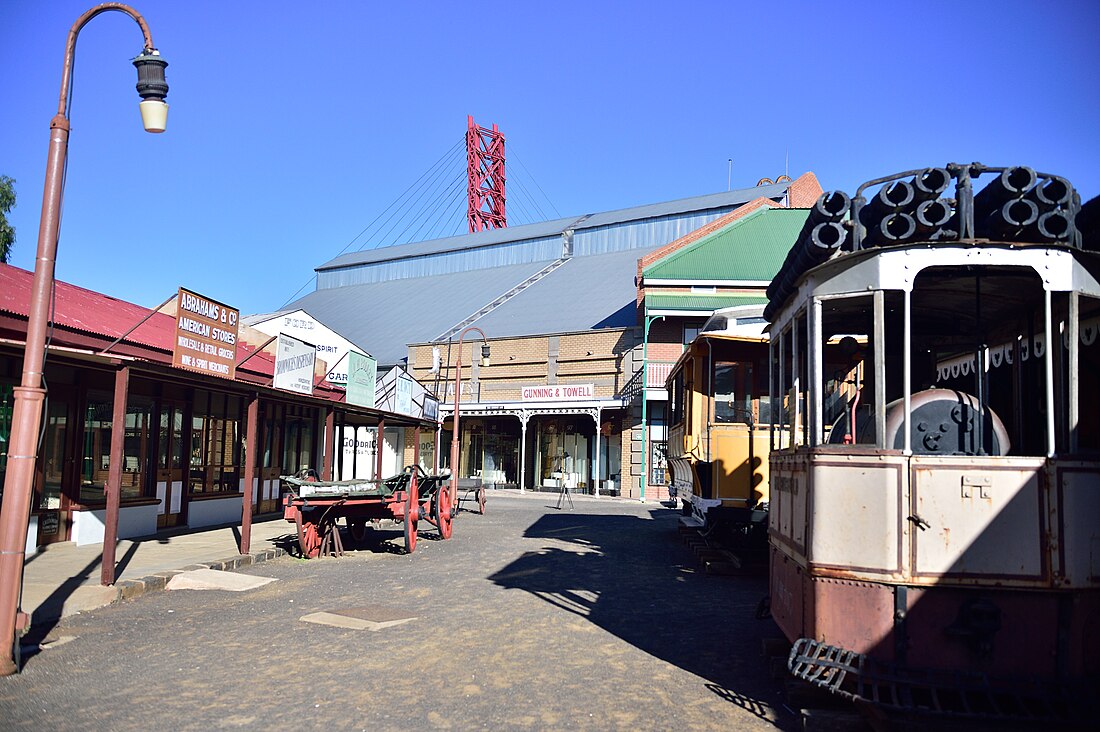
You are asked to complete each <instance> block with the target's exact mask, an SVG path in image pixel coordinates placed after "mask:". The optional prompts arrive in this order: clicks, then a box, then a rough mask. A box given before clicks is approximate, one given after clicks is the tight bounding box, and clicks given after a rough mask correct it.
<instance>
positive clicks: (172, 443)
mask: <svg viewBox="0 0 1100 732" xmlns="http://www.w3.org/2000/svg"><path fill="white" fill-rule="evenodd" d="M184 416H185V415H184V405H183V404H180V403H178V402H170V401H164V402H161V405H160V422H159V424H158V425H157V498H159V499H160V506H159V507H157V528H158V529H166V528H171V527H173V526H179V525H181V524H182V523H184V521H185V517H184V509H185V507H184V504H183V491H184V480H183V479H184V475H183V471H184V459H185V456H186V454H187V453H186V450H185V445H184V444H183V440H184V431H183V425H184Z"/></svg>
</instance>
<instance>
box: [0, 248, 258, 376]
mask: <svg viewBox="0 0 1100 732" xmlns="http://www.w3.org/2000/svg"><path fill="white" fill-rule="evenodd" d="M33 287H34V273H33V272H28V271H27V270H25V269H20V268H19V267H13V266H11V265H8V264H0V313H7V314H10V315H15V316H17V317H19V318H22V319H28V318H29V317H30V302H31V292H32V291H33ZM150 313H152V316H151V317H149V319H148V320H146V321H145V322H144V323H142V324H141V325H140V326H138V327H137V328H136V329H135V330H134V331H133V332H132V333H130V334H128V335H127V336H126V338H125V339H124V340H123V341H122V342H123V343H128V344H133V345H137V346H144V347H146V348H149V349H152V351H149V352H147V353H146V354H144V355H145V357H146V359H147V360H149V361H151V362H155V363H169V362H171V360H172V348H173V346H174V344H175V337H176V319H175V317H173V316H171V315H165V314H164V313H153V311H152V310H150V309H149V308H146V307H142V306H141V305H135V304H134V303H130V302H126V301H125V300H119V299H118V298H115V297H111V296H110V295H104V294H103V293H101V292H94V291H92V290H86V289H84V288H83V287H77V286H76V285H71V284H69V283H67V282H62V281H60V280H57V281H56V283H55V288H54V308H53V322H54V323H55V325H56V328H55V330H54V334H53V337H52V341H51V342H52V343H53V344H55V345H59V346H63V345H69V343H68V342H67V341H66V339H65V331H66V330H69V331H75V332H78V333H82V334H86V335H91V336H95V337H99V338H103V339H106V340H108V341H111V340H114V339H116V338H119V337H120V336H122V334H123V333H126V331H128V330H130V329H131V328H133V327H134V326H135V325H137V324H138V323H140V322H141V320H142V318H145V317H147V316H149V315H150ZM104 345H106V344H104ZM237 348H238V354H237V356H238V361H239V360H242V359H243V358H244V356H246V355H248V354H249V353H251V352H252V351H254V350H255V349H254V348H253V347H252V346H249V345H248V344H246V343H244V342H238V344H237ZM274 363H275V362H274V358H273V357H272V356H271V355H270V354H267V353H259V354H257V355H256V356H255V357H254V358H251V359H250V360H249V361H248V364H247V366H246V367H245V369H244V370H246V371H252V372H254V373H258V374H266V375H269V376H270V375H271V374H272V373H273V372H274Z"/></svg>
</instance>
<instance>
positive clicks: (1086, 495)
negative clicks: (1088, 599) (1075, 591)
mask: <svg viewBox="0 0 1100 732" xmlns="http://www.w3.org/2000/svg"><path fill="white" fill-rule="evenodd" d="M1050 474H1051V475H1052V479H1053V482H1054V485H1055V486H1056V490H1057V495H1056V497H1055V503H1054V505H1055V506H1056V509H1055V510H1056V515H1054V516H1052V517H1051V523H1052V524H1053V525H1054V526H1056V527H1057V530H1058V533H1057V535H1056V536H1055V539H1056V541H1057V545H1058V559H1059V562H1058V565H1059V567H1060V569H1061V573H1062V581H1063V582H1064V583H1065V584H1066V585H1069V586H1070V587H1077V588H1084V587H1093V588H1095V587H1100V464H1097V463H1095V462H1069V461H1062V460H1053V461H1051V470H1050ZM1088 517H1091V519H1090V518H1088Z"/></svg>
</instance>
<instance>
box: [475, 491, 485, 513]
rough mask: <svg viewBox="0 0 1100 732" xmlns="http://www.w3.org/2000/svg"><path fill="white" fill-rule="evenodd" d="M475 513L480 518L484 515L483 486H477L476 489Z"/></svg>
mask: <svg viewBox="0 0 1100 732" xmlns="http://www.w3.org/2000/svg"><path fill="white" fill-rule="evenodd" d="M477 512H478V513H480V514H481V515H482V516H484V515H485V486H483V485H482V486H478V488H477Z"/></svg>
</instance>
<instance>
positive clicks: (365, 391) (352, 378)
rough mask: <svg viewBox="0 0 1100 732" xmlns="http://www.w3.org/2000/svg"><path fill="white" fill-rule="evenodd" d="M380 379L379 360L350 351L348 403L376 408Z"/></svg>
mask: <svg viewBox="0 0 1100 732" xmlns="http://www.w3.org/2000/svg"><path fill="white" fill-rule="evenodd" d="M377 381H378V362H377V361H375V360H374V359H373V358H371V357H370V356H364V355H363V354H361V353H356V352H355V351H350V352H349V353H348V386H347V395H346V398H347V401H348V404H355V405H357V406H360V407H369V408H371V409H373V408H374V405H375V394H374V391H375V385H376V383H377Z"/></svg>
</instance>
